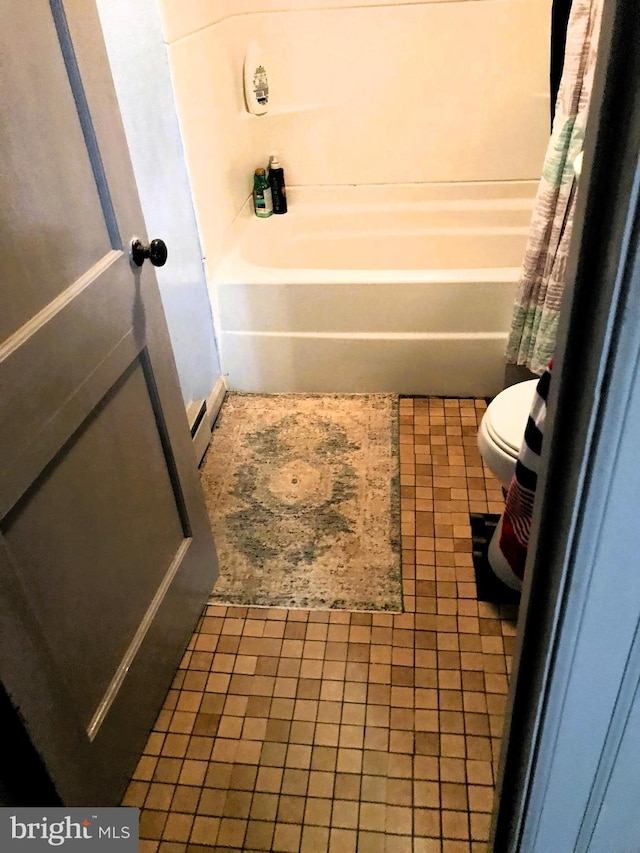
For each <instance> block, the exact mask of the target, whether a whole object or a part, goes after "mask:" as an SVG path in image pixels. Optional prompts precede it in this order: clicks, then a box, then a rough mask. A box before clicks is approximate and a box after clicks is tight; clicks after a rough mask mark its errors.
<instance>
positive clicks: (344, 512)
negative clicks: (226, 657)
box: [201, 393, 402, 611]
mask: <svg viewBox="0 0 640 853" xmlns="http://www.w3.org/2000/svg"><path fill="white" fill-rule="evenodd" d="M397 407H398V400H397V397H395V396H394V395H390V394H357V395H348V396H347V395H338V394H322V395H319V394H309V395H307V394H272V395H258V394H239V393H231V394H229V395H228V396H227V398H226V400H225V403H224V405H223V407H222V411H221V413H220V416H219V418H218V421H217V423H216V426H215V428H214V430H213V435H212V441H211V446H210V447H209V450H208V451H207V455H206V456H205V460H204V463H203V465H202V469H201V480H202V485H203V489H204V493H205V499H206V502H207V509H208V512H209V517H210V519H211V524H212V527H213V532H214V536H215V540H216V547H217V551H218V558H219V561H220V577H219V578H218V581H217V583H216V585H215V588H214V590H213V593H212V597H211V601H212V602H216V603H226V604H242V605H257V606H263V605H264V606H273V607H308V608H317V609H326V608H343V609H347V610H395V611H398V610H402V573H401V568H400V498H399V492H400V488H399V473H398V427H397V420H398V416H397V412H398V408H397Z"/></svg>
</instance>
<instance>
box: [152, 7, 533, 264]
mask: <svg viewBox="0 0 640 853" xmlns="http://www.w3.org/2000/svg"><path fill="white" fill-rule="evenodd" d="M159 3H160V9H161V12H162V17H163V22H164V29H165V37H166V39H167V42H168V50H169V58H170V63H171V70H172V75H173V81H174V87H175V92H176V102H177V106H178V112H179V116H180V122H181V126H182V133H183V139H184V145H185V152H186V157H187V163H188V167H189V172H190V176H191V185H192V188H193V194H194V200H195V206H196V212H197V216H198V221H199V226H200V233H201V237H202V241H203V248H204V252H205V256H206V257H207V259H208V261H209V264H210V265H213V264H215V261H216V260H217V251H218V250H219V246H220V240H221V237H222V235H223V234H224V233H225V231H226V229H227V228H228V227H229V226H230V224H231V223H232V221H233V220H234V218H235V217H236V216H237V214H238V213H239V211H240V209H241V207H242V205H243V204H244V202H245V201H246V199H247V197H248V195H249V193H250V190H251V175H252V173H253V170H254V169H255V167H256V166H257V165H260V164H266V160H267V158H268V155H269V153H270V152H271V151H272V150H273V149H277V150H278V151H279V152H280V154H281V158H282V161H283V164H284V166H285V170H286V176H287V182H288V185H289V186H291V185H318V184H323V185H327V184H329V185H330V184H398V183H423V182H434V181H435V182H439V181H508V180H521V179H536V180H537V178H538V176H539V173H540V168H541V163H542V159H543V156H544V152H545V147H546V143H547V138H548V100H549V98H548V85H549V84H548V38H549V8H548V3H547V2H545V0H473V2H470V0H464V1H463V2H428V3H424V2H423V3H421V2H417V3H411V4H403V3H386V4H384V5H383V4H381V3H378V2H371V1H370V0H369V2H368V3H362V2H360V3H359V4H358V5H357V6H355V5H353V4H345V3H342V4H341V5H340V8H324V7H327V6H331V5H332V6H334V7H335V5H336V0H333V2H332V3H329V2H322V0H282V2H279V3H277V4H276V3H273V2H267V0H233V3H232V2H218V3H211V2H209V0H206V2H205V0H200V2H191V3H189V4H184V3H181V2H179V0H159ZM187 7H188V8H187ZM274 7H275V8H276V9H277V11H270V9H273V8H274ZM251 40H256V41H258V42H259V43H260V45H261V47H262V50H263V57H264V60H265V64H266V66H267V70H268V73H269V80H270V84H271V92H272V98H271V110H270V113H269V114H268V115H266V116H262V117H255V116H249V115H248V113H247V112H246V110H245V106H244V99H243V89H242V68H243V61H244V55H245V51H246V47H247V44H248V43H249V41H251Z"/></svg>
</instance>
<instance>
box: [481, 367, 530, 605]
mask: <svg viewBox="0 0 640 853" xmlns="http://www.w3.org/2000/svg"><path fill="white" fill-rule="evenodd" d="M537 384H538V380H537V379H529V380H527V381H526V382H519V383H518V384H517V385H511V386H510V387H509V388H505V390H504V391H501V392H500V394H498V396H497V397H495V398H494V399H493V400H492V401H491V403H489V406H488V407H487V411H486V412H485V413H484V417H483V418H482V422H481V424H480V429H479V430H478V449H479V450H480V455H481V456H482V458H483V460H484V463H485V465H486V466H487V467H488V468H489V470H490V471H491V472H492V474H494V475H495V476H496V477H497V478H498V480H500V482H501V483H502V485H503V486H504V488H505V489H508V488H509V483H510V482H511V478H512V477H513V475H514V473H515V470H516V461H517V459H518V453H519V452H520V447H521V445H522V442H523V440H524V431H525V427H526V426H527V419H528V417H529V412H530V411H531V404H532V403H533V396H534V394H535V390H536V385H537ZM501 531H502V517H500V522H499V524H498V526H497V527H496V530H495V532H494V534H493V536H492V537H491V542H490V543H489V549H488V552H487V558H488V560H489V564H490V566H491V568H492V569H493V571H494V572H495V574H496V575H497V576H498V577H499V578H500V580H501V581H503V582H504V583H505V584H507V586H510V587H511V588H512V589H520V582H519V580H518V579H517V578H516V577H515V575H514V574H513V572H512V571H511V568H510V567H509V564H508V563H507V561H506V559H505V557H504V555H503V553H502V551H501V550H500V545H499V543H500V533H501Z"/></svg>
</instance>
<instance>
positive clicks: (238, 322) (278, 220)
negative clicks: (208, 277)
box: [212, 181, 536, 396]
mask: <svg viewBox="0 0 640 853" xmlns="http://www.w3.org/2000/svg"><path fill="white" fill-rule="evenodd" d="M535 188H536V184H535V182H531V181H522V182H515V181H514V182H495V183H473V184H456V183H451V184H431V185H424V184H423V185H419V186H418V185H415V186H410V185H404V186H393V187H391V186H368V187H366V186H357V187H333V188H332V187H308V188H307V187H299V188H294V189H291V190H290V191H289V213H287V214H286V215H285V216H272V217H270V218H269V219H267V220H261V219H258V218H257V217H256V216H255V215H254V214H253V209H252V204H251V200H250V199H249V200H248V202H247V204H246V205H245V207H244V208H243V210H242V212H241V214H240V216H239V217H238V218H237V219H236V221H235V223H234V224H233V226H232V228H231V230H230V233H229V234H228V241H227V245H226V247H225V249H224V251H223V255H222V257H221V260H220V262H219V263H218V264H217V266H216V269H215V273H214V276H213V289H214V293H213V294H212V296H213V299H214V302H215V303H216V306H217V311H216V314H217V317H218V324H219V328H218V334H219V342H220V348H221V359H222V369H223V372H224V373H225V374H226V375H227V378H228V382H229V385H230V386H231V387H232V388H235V389H238V390H242V391H255V392H271V393H273V392H290V391H298V392H348V393H358V392H367V391H369V392H373V391H378V392H395V393H400V394H434V395H451V396H466V395H468V396H485V395H493V394H496V393H497V392H498V391H500V390H501V389H502V387H503V379H504V350H505V345H506V339H507V332H508V329H509V325H510V322H511V314H512V309H513V302H514V297H515V289H516V285H517V280H518V276H519V272H520V265H521V262H522V257H523V253H524V248H525V242H526V235H527V230H528V225H529V219H530V215H531V206H532V199H533V196H534V193H535Z"/></svg>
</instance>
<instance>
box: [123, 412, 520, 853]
mask: <svg viewBox="0 0 640 853" xmlns="http://www.w3.org/2000/svg"><path fill="white" fill-rule="evenodd" d="M485 408H486V403H485V401H484V400H475V401H474V400H457V399H444V400H442V399H423V398H416V399H409V398H403V399H401V400H400V405H399V411H400V416H399V417H400V432H401V435H400V438H401V444H400V447H401V456H400V462H401V469H400V470H401V512H402V518H401V523H402V547H403V565H402V576H403V585H404V595H405V613H404V614H390V613H349V612H345V611H331V612H327V611H304V610H290V611H289V610H286V609H283V608H259V607H225V606H222V605H214V606H209V607H207V609H206V611H205V613H204V615H203V618H202V619H201V620H200V624H199V626H198V629H197V631H196V633H195V634H194V636H193V638H192V640H191V642H190V643H189V648H188V650H187V652H186V654H185V656H184V658H183V660H182V663H181V665H180V668H179V670H178V672H177V673H176V677H175V679H174V683H173V685H172V688H171V690H170V691H169V693H168V694H167V697H166V701H165V704H164V706H163V708H162V711H161V712H160V714H159V716H158V720H157V721H156V724H155V726H154V730H153V732H152V733H151V734H150V736H149V740H148V743H147V746H146V748H145V752H144V755H143V756H142V757H141V759H140V761H139V762H138V765H137V767H136V770H135V772H134V774H133V778H132V781H131V783H130V785H129V787H128V789H127V792H126V794H125V797H124V799H123V805H129V806H136V807H138V808H141V809H142V812H141V821H140V837H141V842H140V849H141V851H142V853H178V851H181V853H182V851H186V850H190V851H194V853H196V851H206V850H212V849H216V850H218V849H219V850H225V849H226V850H229V849H235V850H243V849H244V850H247V851H251V850H264V851H268V850H274V851H275V850H277V851H313V853H320V851H326V850H336V851H337V850H339V851H341V853H349V851H356V850H357V851H358V853H368V851H371V853H373V851H381V853H386V851H393V853H403V851H405V850H406V851H407V853H435V851H437V853H476V851H479V850H481V849H484V848H485V847H486V842H487V840H488V835H489V826H490V818H491V809H492V807H493V794H494V787H493V786H494V780H495V771H496V759H497V755H498V752H499V743H500V737H501V732H502V724H503V719H504V712H505V703H506V693H507V688H508V674H509V672H510V666H511V655H512V652H513V645H514V639H515V620H516V618H517V612H516V610H515V608H513V607H512V606H511V607H506V606H496V605H492V604H488V603H486V602H478V601H477V600H476V598H475V583H474V574H473V564H472V560H471V538H470V537H471V533H470V527H469V511H470V510H471V511H480V512H486V511H489V512H493V511H496V512H499V511H501V507H502V494H501V490H500V486H499V484H498V483H497V482H496V481H495V480H493V478H492V476H491V475H490V474H489V473H488V471H486V469H485V468H484V466H483V464H482V461H481V458H480V456H479V453H478V451H477V447H476V444H475V434H476V431H477V427H478V424H479V422H480V419H481V418H482V415H483V414H484V411H485Z"/></svg>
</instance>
